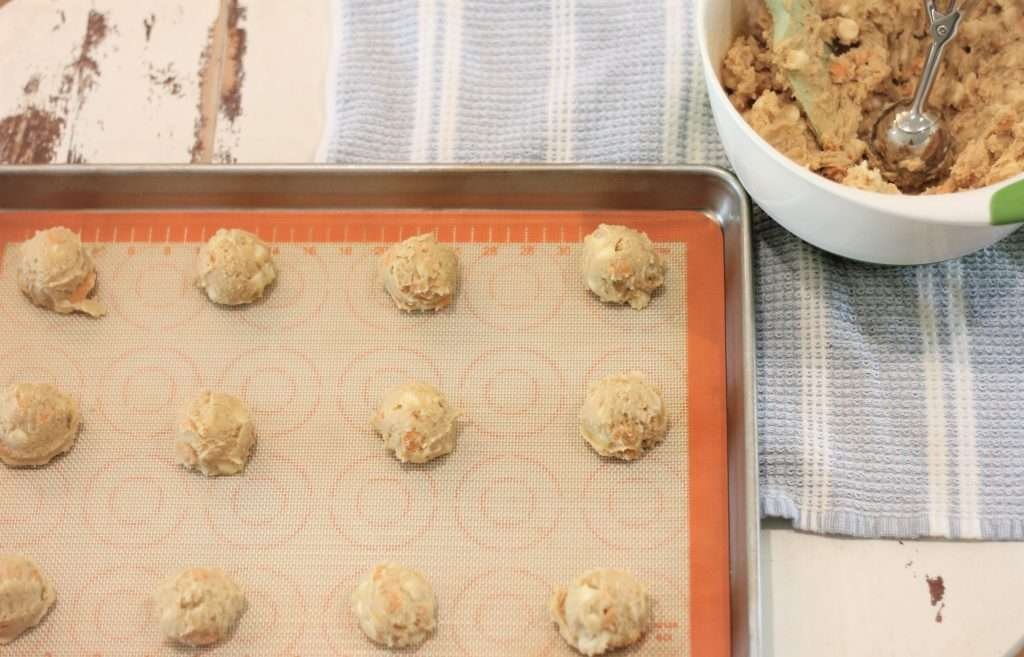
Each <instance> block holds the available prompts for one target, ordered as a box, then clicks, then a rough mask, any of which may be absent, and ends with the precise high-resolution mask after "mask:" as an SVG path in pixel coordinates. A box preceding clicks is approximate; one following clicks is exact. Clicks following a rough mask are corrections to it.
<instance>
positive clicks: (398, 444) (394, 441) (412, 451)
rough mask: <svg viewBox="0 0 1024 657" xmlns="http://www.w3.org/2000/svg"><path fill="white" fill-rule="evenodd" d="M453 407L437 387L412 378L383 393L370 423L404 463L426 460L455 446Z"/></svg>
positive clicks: (385, 443) (385, 444)
mask: <svg viewBox="0 0 1024 657" xmlns="http://www.w3.org/2000/svg"><path fill="white" fill-rule="evenodd" d="M458 417H459V412H458V411H456V410H455V409H453V408H452V407H451V406H450V405H449V404H448V400H447V399H445V397H444V395H442V394H441V393H440V392H439V391H438V390H437V388H435V387H434V386H432V385H430V384H429V383H423V382H422V381H413V382H412V383H403V384H402V385H400V386H397V387H395V388H392V389H391V390H389V391H388V392H387V394H385V395H384V399H383V400H381V403H380V406H378V407H377V412H376V413H374V414H373V419H372V420H371V424H372V425H373V428H374V429H376V430H377V433H379V434H380V437H381V439H382V440H383V441H384V446H385V447H387V448H388V449H389V450H390V451H392V452H394V453H395V456H396V457H397V458H398V460H399V461H402V462H403V463H426V462H427V461H430V460H431V459H436V458H437V457H439V456H443V455H445V454H447V453H448V452H450V451H452V450H453V449H455V433H456V424H455V420H456V418H458Z"/></svg>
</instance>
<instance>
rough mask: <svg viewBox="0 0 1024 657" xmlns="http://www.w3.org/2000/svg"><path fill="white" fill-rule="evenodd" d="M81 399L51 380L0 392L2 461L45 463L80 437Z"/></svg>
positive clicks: (17, 464)
mask: <svg viewBox="0 0 1024 657" xmlns="http://www.w3.org/2000/svg"><path fill="white" fill-rule="evenodd" d="M79 422H80V416H79V411H78V402H77V401H76V400H75V399H74V398H72V397H69V396H67V395H65V394H64V393H62V392H61V391H60V390H57V389H56V388H54V387H53V386H51V385H49V384H47V383H16V384H14V385H10V386H7V387H6V388H5V389H4V391H3V393H2V395H0V461H3V462H4V463H6V464H7V465H10V466H27V465H43V464H45V463H49V462H50V460H51V459H53V458H54V457H55V456H57V455H58V454H63V453H64V452H67V451H68V450H69V449H71V446H72V445H74V444H75V438H77V437H78V425H79Z"/></svg>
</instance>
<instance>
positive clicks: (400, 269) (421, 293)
mask: <svg viewBox="0 0 1024 657" xmlns="http://www.w3.org/2000/svg"><path fill="white" fill-rule="evenodd" d="M378 274H379V276H380V279H381V281H382V282H383V283H384V289H386V290H387V291H388V294H390V295H391V298H392V299H393V300H394V302H395V305H396V306H398V307H399V308H401V309H402V310H407V311H421V310H441V309H442V308H447V307H448V306H449V305H451V302H452V296H453V295H454V294H455V288H456V286H457V285H458V282H459V257H458V256H457V255H456V254H455V251H454V249H452V248H451V247H450V246H448V245H447V244H441V243H440V242H438V241H437V238H436V237H435V236H434V234H433V233H427V234H424V235H417V236H415V237H410V238H409V239H407V240H405V241H404V242H399V243H398V244H394V245H392V246H391V248H389V249H388V250H387V251H385V252H384V254H383V255H382V256H381V257H380V262H379V263H378Z"/></svg>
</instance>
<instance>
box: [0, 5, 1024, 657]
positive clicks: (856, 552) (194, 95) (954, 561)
mask: <svg viewBox="0 0 1024 657" xmlns="http://www.w3.org/2000/svg"><path fill="white" fill-rule="evenodd" d="M232 5H233V0H149V1H145V2H143V1H140V0H0V130H2V129H3V126H6V127H7V129H8V130H12V129H13V132H8V133H2V132H0V161H3V160H4V159H5V158H6V159H7V161H12V160H17V161H19V162H32V161H36V162H40V163H42V162H67V161H84V162H93V163H101V162H122V163H133V162H166V163H181V162H190V161H207V162H209V161H216V162H309V161H312V160H313V158H314V156H315V154H316V150H317V147H318V145H319V141H320V138H321V133H322V131H323V126H324V112H323V107H324V97H323V94H324V90H325V85H324V75H325V72H326V63H327V59H328V56H327V55H328V52H329V49H330V25H329V19H330V11H329V2H328V1H327V0H303V1H301V2H283V1H275V0H261V1H260V2H250V3H248V4H244V3H243V4H242V6H241V7H240V8H241V9H244V12H241V15H240V13H239V12H238V7H235V8H234V12H233V11H232V9H233V6H232ZM91 12H92V13H93V14H94V15H93V19H92V20H93V25H94V27H95V26H96V21H97V19H96V15H99V16H102V20H103V23H104V26H105V33H104V34H103V35H102V37H101V38H98V35H97V34H93V36H92V37H89V36H88V33H87V27H88V25H89V24H90V13H91ZM240 31H241V32H244V35H242V34H241V33H240ZM240 39H242V40H244V43H245V48H244V52H240V49H239V47H238V45H239V40H240ZM83 45H85V46H86V47H85V49H84V50H83ZM236 57H237V60H238V61H240V62H241V76H240V77H239V76H238V72H239V71H238V67H237V63H238V61H235V60H234V59H233V58H236ZM90 61H91V62H93V63H94V65H93V64H91V63H90ZM204 80H205V82H206V83H205V85H204V84H203V82H204ZM233 80H234V81H237V80H240V82H241V84H240V88H238V89H237V93H238V94H239V96H238V98H237V100H238V106H237V110H238V111H235V110H234V109H232V107H231V104H232V102H233V100H231V99H230V98H229V97H230V96H231V93H230V92H231V90H232V84H231V82H232V81H233ZM236 86H237V85H236ZM33 110H34V111H33ZM40 121H42V123H43V125H44V127H45V126H46V125H49V126H50V127H53V126H56V128H54V129H55V130H56V132H54V133H52V134H38V133H33V130H32V129H30V128H33V127H34V126H35V128H36V129H38V125H37V124H38V123H39V122H40ZM204 135H205V139H203V138H202V137H204ZM4 140H6V141H4ZM762 545H763V547H764V558H763V561H764V564H763V566H764V587H765V588H764V601H765V615H764V620H765V630H766V645H765V655H766V657H826V656H827V657H847V656H849V657H885V656H888V655H892V656H897V655H898V656H901V657H913V656H917V655H920V656H922V657H988V656H991V657H1017V655H1018V652H1019V651H1021V650H1022V649H1024V595H1021V591H1022V590H1024V545H1021V544H1011V543H1003V544H976V543H975V544H972V543H951V542H942V541H916V542H915V541H905V542H903V543H902V544H901V543H898V542H895V541H859V540H846V539H835V538H825V537H818V536H810V535H806V534H799V533H796V532H793V531H791V530H789V529H786V528H785V527H784V526H783V525H781V523H769V524H768V525H767V526H766V528H765V530H764V531H763V532H762ZM926 576H930V577H938V576H941V577H942V578H943V581H944V584H945V587H946V591H945V595H944V598H943V600H942V601H941V602H939V603H938V604H937V605H936V606H933V605H932V604H931V597H930V595H929V587H928V584H927V582H926V579H925V578H926ZM939 605H944V606H941V607H940V606H939ZM939 611H941V614H942V622H941V623H939V622H937V621H936V617H937V614H938V613H939Z"/></svg>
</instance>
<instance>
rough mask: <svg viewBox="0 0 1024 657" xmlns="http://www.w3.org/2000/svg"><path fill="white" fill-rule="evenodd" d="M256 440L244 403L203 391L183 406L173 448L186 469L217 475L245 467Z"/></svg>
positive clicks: (207, 474) (237, 470) (212, 475)
mask: <svg viewBox="0 0 1024 657" xmlns="http://www.w3.org/2000/svg"><path fill="white" fill-rule="evenodd" d="M255 442H256V430H255V428H254V427H253V424H252V419H251V418H250V416H249V410H248V409H247V408H246V407H245V404H243V403H242V402H241V400H239V399H236V398H235V397H232V396H231V395H225V394H222V393H219V392H210V391H209V390H204V391H203V392H201V393H200V394H199V396H198V397H197V398H196V399H194V400H192V401H191V402H190V403H189V404H188V406H186V407H185V411H184V414H183V417H182V419H181V422H180V424H179V425H178V439H177V442H176V443H175V446H174V451H175V452H176V453H177V456H178V462H179V463H181V464H182V465H184V466H185V467H186V468H190V469H193V470H199V471H200V472H202V473H203V474H204V475H206V476H207V477H216V476H217V475H233V474H238V473H239V472H241V471H242V470H244V469H245V464H246V463H248V461H249V452H251V451H252V446H253V444H255Z"/></svg>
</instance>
